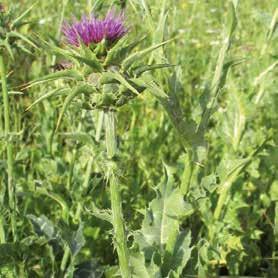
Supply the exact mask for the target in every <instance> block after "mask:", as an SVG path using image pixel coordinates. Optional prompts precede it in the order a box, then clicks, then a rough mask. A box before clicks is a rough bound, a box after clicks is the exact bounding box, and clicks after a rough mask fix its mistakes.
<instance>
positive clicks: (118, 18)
mask: <svg viewBox="0 0 278 278" xmlns="http://www.w3.org/2000/svg"><path fill="white" fill-rule="evenodd" d="M124 21H125V18H124V13H121V14H119V15H117V14H116V12H115V10H114V9H112V10H110V11H109V12H108V13H107V15H106V17H105V19H104V25H105V38H106V39H107V40H109V41H112V42H113V41H115V40H118V39H120V38H121V37H123V36H124V35H125V34H126V33H127V31H128V30H127V28H126V27H125V25H124Z"/></svg>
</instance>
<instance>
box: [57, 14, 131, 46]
mask: <svg viewBox="0 0 278 278" xmlns="http://www.w3.org/2000/svg"><path fill="white" fill-rule="evenodd" d="M127 31H128V30H127V28H126V27H125V24H124V14H123V13H121V14H119V15H117V14H116V12H115V10H114V9H112V10H110V11H109V12H108V13H107V15H106V17H105V18H104V19H102V20H100V19H97V18H95V17H94V16H93V15H91V16H89V17H87V16H83V17H82V19H81V20H80V21H77V20H75V21H74V22H73V23H72V24H69V23H64V25H63V28H62V32H63V33H64V36H65V38H66V40H67V42H68V43H69V44H71V45H74V46H77V47H78V46H80V43H83V44H84V45H86V46H89V45H90V44H91V43H95V44H97V43H99V42H101V41H102V40H103V39H107V40H108V41H110V42H114V41H116V40H118V39H120V38H121V37H123V36H124V35H125V34H126V33H127Z"/></svg>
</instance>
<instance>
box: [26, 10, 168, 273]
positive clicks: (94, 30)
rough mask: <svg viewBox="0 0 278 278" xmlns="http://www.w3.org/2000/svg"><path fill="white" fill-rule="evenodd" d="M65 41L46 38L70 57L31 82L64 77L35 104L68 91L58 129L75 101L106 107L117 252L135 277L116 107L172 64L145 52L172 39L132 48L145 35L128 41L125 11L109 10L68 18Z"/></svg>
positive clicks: (85, 106) (123, 269) (102, 109)
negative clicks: (148, 59)
mask: <svg viewBox="0 0 278 278" xmlns="http://www.w3.org/2000/svg"><path fill="white" fill-rule="evenodd" d="M62 32H63V35H64V40H63V47H58V46H55V45H53V44H51V43H48V42H46V41H44V40H41V41H42V45H44V46H45V47H47V48H48V49H50V50H52V51H53V53H56V54H58V55H60V56H63V57H64V58H65V59H66V61H67V63H66V64H65V63H64V65H62V64H61V65H60V66H61V67H60V68H59V69H60V70H59V71H56V72H54V73H51V74H49V75H46V76H44V77H42V78H39V79H37V80H35V81H33V82H32V83H30V84H29V86H34V85H36V84H41V83H44V82H49V81H55V80H62V82H61V83H60V84H62V86H61V87H58V88H57V89H55V90H53V91H51V92H50V93H48V94H46V95H42V96H41V97H39V98H38V99H37V100H36V101H35V102H34V103H33V104H32V105H31V106H30V107H28V108H27V110H28V109H30V108H31V107H32V106H33V105H34V104H37V103H39V102H41V101H42V100H44V99H46V98H48V97H51V96H53V95H54V94H55V95H57V94H66V98H65V100H64V103H63V106H62V109H61V112H60V115H59V118H58V121H57V126H56V130H57V129H58V128H59V127H60V125H61V122H62V119H63V116H64V114H65V112H66V110H67V109H68V107H69V105H70V104H71V103H73V101H74V103H75V104H77V105H78V106H79V107H80V108H81V109H82V108H83V109H87V110H96V109H97V110H98V111H100V113H104V122H105V144H106V154H107V155H106V160H107V162H106V169H105V171H106V176H107V180H108V181H109V185H110V196H111V216H112V218H111V222H112V225H113V230H114V244H115V247H116V250H117V253H118V258H119V265H120V271H121V275H122V277H131V265H130V256H129V252H128V246H127V231H126V227H125V222H124V219H123V212H122V201H121V192H120V184H119V175H120V172H121V171H120V169H119V166H118V160H119V156H118V153H117V138H116V134H117V130H116V122H117V119H116V115H117V113H116V112H117V109H118V108H119V107H121V106H123V105H124V104H127V103H129V101H131V100H132V99H134V98H135V97H137V96H138V95H140V94H142V93H143V91H144V90H145V89H146V84H144V82H142V79H140V77H141V76H142V74H143V73H145V72H147V71H152V70H155V69H159V68H164V67H168V66H169V65H168V64H159V65H144V64H142V63H141V60H142V58H144V57H145V56H146V55H147V54H149V53H151V52H152V51H153V50H155V49H157V48H159V47H161V46H162V45H164V44H165V43H167V42H163V43H160V44H157V45H153V46H151V47H149V48H146V49H144V50H141V51H137V52H134V51H133V50H134V49H135V47H137V45H139V44H140V43H141V42H142V41H143V40H144V38H141V39H139V40H136V41H132V42H131V43H130V42H129V38H128V34H129V32H130V28H129V27H128V26H127V24H126V20H125V15H124V13H123V12H121V13H119V14H117V13H116V10H115V9H111V10H109V11H108V13H107V14H106V16H105V17H104V18H103V19H99V18H98V17H96V16H95V15H93V14H91V15H88V16H86V15H83V17H82V18H81V20H79V21H78V20H77V19H74V20H73V22H72V23H69V22H65V23H64V24H63V27H62Z"/></svg>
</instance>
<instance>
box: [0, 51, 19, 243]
mask: <svg viewBox="0 0 278 278" xmlns="http://www.w3.org/2000/svg"><path fill="white" fill-rule="evenodd" d="M0 74H1V85H2V93H3V104H4V135H5V137H6V139H7V142H6V143H7V164H8V167H7V168H8V169H7V170H8V196H9V207H10V209H11V212H12V213H11V228H12V234H13V240H14V241H16V219H15V213H16V199H15V187H14V182H13V174H14V171H13V165H14V161H13V145H12V142H10V139H9V136H10V132H11V124H10V107H9V96H8V88H7V79H6V68H5V63H4V59H3V56H2V53H0Z"/></svg>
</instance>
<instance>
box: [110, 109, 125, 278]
mask: <svg viewBox="0 0 278 278" xmlns="http://www.w3.org/2000/svg"><path fill="white" fill-rule="evenodd" d="M115 120H116V119H115V113H114V112H113V111H109V112H106V113H105V137H106V138H105V141H106V149H107V156H108V159H109V165H108V177H109V182H110V194H111V208H112V219H113V228H114V234H115V242H116V249H117V253H118V257H119V264H120V270H121V275H122V277H123V278H130V277H131V272H130V268H129V254H128V248H127V238H126V233H125V226H124V219H123V213H122V201H121V193H120V187H119V182H118V178H117V173H116V163H115V162H114V161H113V158H115V156H116V149H117V141H116V121H115Z"/></svg>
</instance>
